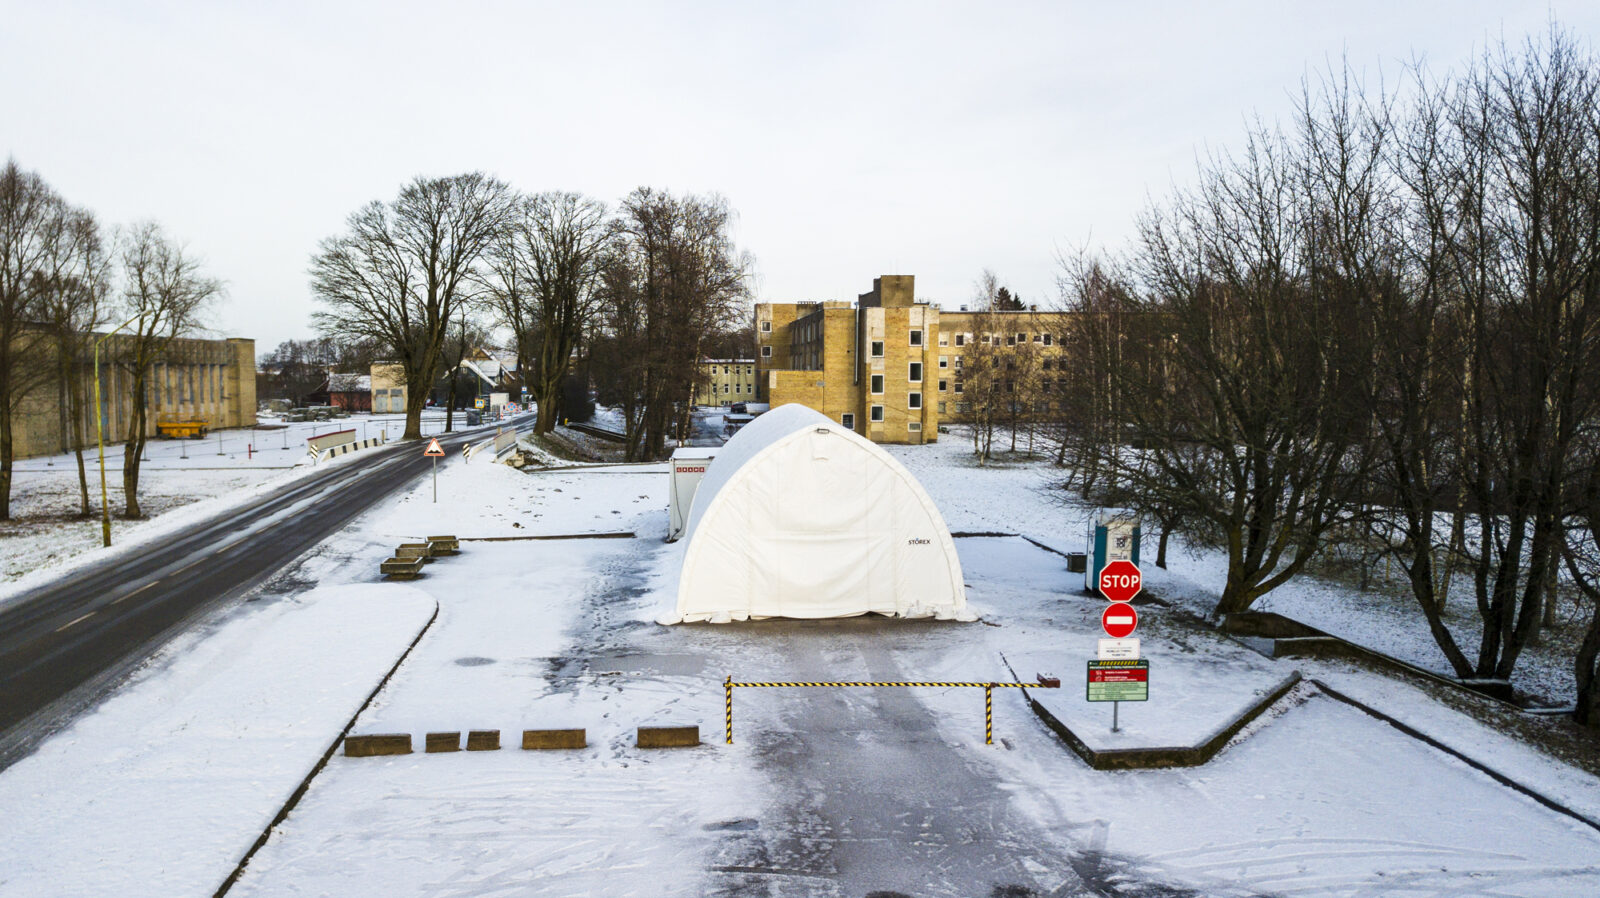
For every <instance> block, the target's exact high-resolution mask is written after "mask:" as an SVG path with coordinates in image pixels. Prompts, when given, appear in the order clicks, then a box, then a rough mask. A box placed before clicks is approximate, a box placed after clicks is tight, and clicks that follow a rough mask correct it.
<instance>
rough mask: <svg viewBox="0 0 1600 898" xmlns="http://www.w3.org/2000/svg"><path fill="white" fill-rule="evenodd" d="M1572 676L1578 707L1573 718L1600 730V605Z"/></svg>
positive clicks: (1591, 619) (1581, 646) (1584, 637)
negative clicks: (1575, 680)
mask: <svg viewBox="0 0 1600 898" xmlns="http://www.w3.org/2000/svg"><path fill="white" fill-rule="evenodd" d="M1573 674H1574V675H1575V677H1576V679H1577V681H1578V702H1577V704H1578V707H1577V710H1576V711H1575V712H1574V715H1573V716H1574V717H1575V718H1576V719H1577V721H1578V723H1579V724H1581V725H1583V726H1586V727H1589V728H1590V729H1594V730H1600V605H1597V607H1596V609H1595V612H1594V616H1593V617H1592V618H1590V619H1589V631H1588V632H1587V633H1585V634H1584V636H1583V642H1582V643H1581V644H1579V646H1578V655H1577V657H1576V658H1575V659H1574V662H1573Z"/></svg>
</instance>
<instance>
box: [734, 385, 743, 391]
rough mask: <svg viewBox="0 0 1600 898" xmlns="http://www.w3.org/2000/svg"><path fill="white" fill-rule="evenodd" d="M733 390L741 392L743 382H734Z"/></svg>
mask: <svg viewBox="0 0 1600 898" xmlns="http://www.w3.org/2000/svg"><path fill="white" fill-rule="evenodd" d="M733 391H734V392H735V393H743V392H744V384H734V385H733Z"/></svg>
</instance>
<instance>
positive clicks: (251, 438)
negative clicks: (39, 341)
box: [0, 409, 462, 597]
mask: <svg viewBox="0 0 1600 898" xmlns="http://www.w3.org/2000/svg"><path fill="white" fill-rule="evenodd" d="M261 423H262V424H265V425H275V424H277V423H279V422H277V421H276V420H274V419H270V418H265V417H263V418H262V419H261ZM456 423H457V429H458V430H459V429H462V428H461V426H460V424H461V422H460V420H459V419H458V420H457V422H456ZM443 427H444V413H443V412H440V411H435V410H432V409H430V410H428V411H427V412H425V413H424V414H423V431H424V433H426V434H432V433H438V432H440V431H441V430H442V429H443ZM404 429H405V416H403V415H364V414H358V415H352V416H351V417H349V418H341V419H338V420H335V421H318V422H315V423H312V422H304V423H295V424H289V425H287V426H286V427H283V428H282V429H259V430H258V429H235V430H219V431H216V432H214V433H212V434H210V435H208V436H207V437H206V438H205V439H203V440H162V439H152V440H150V441H149V442H148V443H146V444H145V445H146V452H145V459H144V461H142V462H141V463H140V466H139V504H140V506H141V508H142V510H143V511H144V513H145V518H143V519H141V520H133V521H130V520H128V519H126V518H123V517H121V511H122V508H123V501H122V445H121V444H120V443H119V444H116V445H107V446H106V489H107V492H108V496H109V498H110V500H111V540H112V547H113V551H115V550H116V548H117V547H118V546H120V545H121V544H123V543H125V542H127V541H128V540H130V539H142V538H147V537H149V536H152V535H157V534H160V533H166V532H170V531H171V530H172V529H174V528H176V527H181V526H184V525H187V524H190V523H193V522H194V521H196V520H199V519H201V518H203V517H206V516H208V515H212V514H216V513H217V512H219V511H221V510H223V509H224V508H227V507H228V506H230V505H233V504H236V503H238V502H240V501H243V500H245V499H248V498H250V497H251V496H256V495H261V494H262V493H265V492H267V491H269V490H272V489H276V488H277V487H279V486H282V485H283V484H285V483H288V482H289V481H291V480H294V479H296V478H299V477H303V476H305V475H306V474H308V473H310V472H311V471H312V470H313V466H312V465H311V464H310V459H309V457H308V456H307V454H306V440H307V439H308V438H310V437H312V436H315V435H317V434H323V433H331V432H334V431H339V430H355V431H356V437H357V438H358V439H366V438H368V437H378V436H380V435H387V437H388V438H389V439H391V440H392V439H396V438H398V437H399V436H400V434H401V433H402V432H403V431H404ZM84 465H85V469H86V471H87V473H88V476H89V501H90V506H91V507H92V508H93V509H94V516H93V517H92V518H89V519H83V518H79V517H78V516H77V515H78V511H79V508H80V504H79V496H80V493H79V484H78V462H77V458H76V457H75V456H73V455H72V454H71V453H63V454H60V455H49V456H38V457H35V458H25V459H19V460H18V461H17V462H16V475H15V479H14V481H13V483H12V488H11V514H12V519H11V520H9V521H3V522H0V597H3V596H5V595H9V594H15V593H16V592H18V591H20V590H23V589H27V588H30V587H31V586H33V585H37V584H38V583H42V582H44V581H45V580H47V579H49V578H51V577H54V576H57V575H58V574H59V572H60V570H61V569H63V568H64V567H65V566H67V564H68V563H82V562H85V561H88V560H91V559H93V558H99V557H102V556H103V555H104V551H103V549H102V547H101V545H100V543H101V531H100V526H101V525H100V468H99V463H98V455H97V453H96V452H95V451H94V449H93V448H92V447H91V449H90V450H88V451H87V452H85V453H84ZM86 553H89V554H87V555H86Z"/></svg>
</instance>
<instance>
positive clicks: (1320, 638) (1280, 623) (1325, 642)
mask: <svg viewBox="0 0 1600 898" xmlns="http://www.w3.org/2000/svg"><path fill="white" fill-rule="evenodd" d="M1216 629H1217V630H1218V631H1219V632H1222V633H1225V634H1227V635H1229V636H1232V637H1233V638H1235V639H1237V640H1239V641H1240V642H1242V643H1243V644H1244V645H1247V646H1249V647H1250V648H1252V649H1254V650H1255V651H1257V652H1259V653H1260V654H1262V655H1266V656H1267V657H1269V658H1345V659H1349V660H1354V661H1366V662H1368V663H1371V664H1374V665H1377V666H1379V667H1386V668H1389V669H1390V670H1396V671H1400V672H1402V673H1408V674H1413V675H1415V676H1418V677H1422V678H1424V679H1426V680H1428V681H1430V682H1434V683H1438V684H1440V685H1442V686H1449V687H1450V688H1452V689H1456V690H1459V691H1461V692H1464V693H1467V694H1468V695H1473V696H1476V697H1478V698H1486V699H1489V700H1491V701H1495V702H1499V703H1500V704H1502V705H1505V706H1506V707H1508V708H1513V709H1515V710H1517V711H1522V710H1525V709H1524V708H1523V707H1522V706H1521V705H1519V704H1517V703H1516V702H1514V701H1511V699H1510V684H1508V683H1504V682H1503V681H1500V680H1475V681H1471V682H1464V681H1461V680H1454V679H1451V678H1450V677H1443V676H1440V675H1439V674H1436V673H1434V672H1433V671H1431V670H1427V669H1425V668H1421V667H1418V666H1416V665H1415V664H1411V663H1409V662H1406V661H1401V660H1400V659H1399V658H1394V657H1391V656H1389V655H1385V654H1383V653H1382V652H1378V651H1375V650H1373V649H1369V648H1367V647H1366V646H1364V645H1359V644H1357V643H1354V642H1351V641H1350V640H1348V639H1345V638H1343V637H1340V636H1334V635H1333V634H1331V633H1326V632H1323V631H1322V630H1318V629H1317V628H1316V627H1313V626H1310V625H1308V624H1303V623H1301V622H1299V621H1297V620H1295V619H1294V618H1292V617H1285V616H1283V615H1281V614H1278V613H1276V612H1273V611H1241V612H1237V613H1235V614H1230V615H1227V616H1226V617H1225V618H1224V619H1223V621H1222V623H1221V624H1220V625H1218V626H1217V628H1216ZM1252 640H1254V642H1252ZM1263 643H1264V644H1263Z"/></svg>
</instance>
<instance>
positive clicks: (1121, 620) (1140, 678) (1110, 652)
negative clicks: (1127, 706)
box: [1085, 559, 1150, 733]
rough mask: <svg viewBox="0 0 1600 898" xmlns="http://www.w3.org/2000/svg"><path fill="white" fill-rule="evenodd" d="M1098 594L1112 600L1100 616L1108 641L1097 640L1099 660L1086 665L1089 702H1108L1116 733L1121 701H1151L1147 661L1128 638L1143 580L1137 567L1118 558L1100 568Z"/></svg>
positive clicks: (1136, 625)
mask: <svg viewBox="0 0 1600 898" xmlns="http://www.w3.org/2000/svg"><path fill="white" fill-rule="evenodd" d="M1097 585H1098V586H1099V587H1100V594H1101V595H1103V596H1105V597H1106V598H1107V599H1109V600H1110V601H1111V604H1110V605H1107V606H1106V610H1105V611H1103V612H1101V614H1100V626H1101V627H1102V628H1104V629H1105V631H1106V635H1107V636H1109V637H1111V638H1110V639H1102V640H1100V652H1099V655H1100V658H1099V660H1096V661H1090V662H1089V680H1088V683H1087V685H1086V687H1085V688H1086V690H1087V695H1086V697H1087V698H1088V700H1089V701H1091V702H1110V703H1111V732H1113V733H1115V732H1117V731H1118V730H1119V729H1120V727H1119V726H1118V725H1117V724H1118V721H1117V712H1118V711H1119V710H1120V704H1119V703H1120V702H1144V701H1149V700H1150V662H1149V661H1145V660H1141V659H1140V658H1139V640H1137V639H1129V638H1128V637H1130V636H1132V635H1133V631H1134V630H1136V629H1138V628H1139V610H1138V609H1137V608H1134V607H1133V604H1132V602H1133V597H1134V596H1137V595H1138V594H1139V590H1140V588H1141V586H1142V579H1141V578H1140V576H1139V566H1138V565H1136V564H1134V563H1133V562H1131V561H1128V560H1126V559H1119V560H1116V561H1113V562H1111V563H1110V564H1107V565H1106V566H1105V567H1103V568H1101V569H1100V580H1099V583H1098V584H1097Z"/></svg>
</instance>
